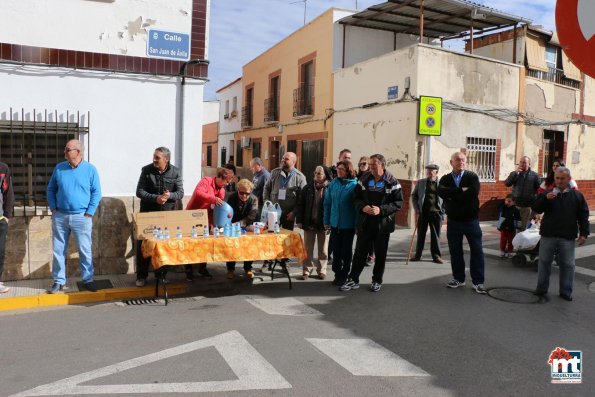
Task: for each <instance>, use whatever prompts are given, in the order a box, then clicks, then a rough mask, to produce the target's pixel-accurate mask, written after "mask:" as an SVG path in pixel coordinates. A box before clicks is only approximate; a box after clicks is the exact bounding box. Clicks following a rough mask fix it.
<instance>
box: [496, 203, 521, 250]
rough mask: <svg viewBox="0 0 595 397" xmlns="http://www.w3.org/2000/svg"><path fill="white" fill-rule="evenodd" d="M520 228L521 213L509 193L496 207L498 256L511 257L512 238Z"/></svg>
mask: <svg viewBox="0 0 595 397" xmlns="http://www.w3.org/2000/svg"><path fill="white" fill-rule="evenodd" d="M520 228H521V213H520V211H519V209H518V208H517V207H516V206H515V205H514V197H513V196H512V194H509V195H507V196H506V198H505V199H504V202H503V203H502V204H500V208H499V209H498V230H500V257H502V258H512V239H513V238H514V236H515V234H516V232H517V230H520Z"/></svg>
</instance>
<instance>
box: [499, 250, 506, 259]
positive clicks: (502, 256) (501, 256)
mask: <svg viewBox="0 0 595 397" xmlns="http://www.w3.org/2000/svg"><path fill="white" fill-rule="evenodd" d="M507 255H508V254H507V253H506V252H504V251H500V258H506V257H507Z"/></svg>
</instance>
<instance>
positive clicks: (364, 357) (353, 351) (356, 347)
mask: <svg viewBox="0 0 595 397" xmlns="http://www.w3.org/2000/svg"><path fill="white" fill-rule="evenodd" d="M306 340H307V341H308V342H310V343H311V344H312V345H314V347H316V348H317V349H318V350H320V351H321V352H322V353H324V354H326V355H327V356H329V357H330V358H331V359H332V360H333V361H335V362H336V363H337V364H339V365H340V366H342V367H343V368H345V369H346V370H347V371H349V372H351V374H353V375H355V376H430V374H428V373H427V372H426V371H424V370H423V369H421V368H419V367H417V366H415V365H413V364H411V363H410V362H409V361H407V360H405V359H403V358H401V357H399V356H398V355H397V354H395V353H393V352H391V351H390V350H387V349H385V348H384V347H382V346H380V345H379V344H377V343H375V342H374V341H372V340H370V339H316V338H308V339H306Z"/></svg>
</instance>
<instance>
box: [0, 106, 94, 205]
mask: <svg viewBox="0 0 595 397" xmlns="http://www.w3.org/2000/svg"><path fill="white" fill-rule="evenodd" d="M0 115H1V116H2V117H0V161H2V162H4V163H6V164H8V166H9V167H10V170H11V172H12V177H13V178H12V180H13V188H14V193H15V207H16V208H15V215H16V216H19V215H22V216H24V215H40V214H42V213H44V212H45V211H47V210H48V201H47V185H48V182H49V180H50V177H51V175H52V172H53V170H54V167H55V166H56V164H57V163H59V162H60V161H63V160H64V145H65V144H66V142H67V141H68V140H70V139H80V138H81V137H82V136H84V135H87V137H88V134H89V117H90V114H89V113H85V114H84V115H82V116H81V113H80V112H76V113H70V112H66V113H58V111H48V110H44V111H42V112H38V111H37V110H35V109H33V112H25V109H21V110H20V112H18V111H16V112H15V111H13V109H12V108H11V109H10V112H9V113H8V114H7V113H3V114H0ZM83 124H85V126H84V127H83ZM87 141H88V139H87ZM89 156H90V148H89V147H88V145H86V147H85V158H86V159H89Z"/></svg>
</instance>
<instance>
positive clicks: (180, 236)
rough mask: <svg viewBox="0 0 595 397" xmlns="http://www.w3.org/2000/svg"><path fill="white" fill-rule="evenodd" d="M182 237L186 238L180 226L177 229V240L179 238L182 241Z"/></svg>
mask: <svg viewBox="0 0 595 397" xmlns="http://www.w3.org/2000/svg"><path fill="white" fill-rule="evenodd" d="M182 237H184V236H183V235H182V228H181V227H180V226H178V227H176V238H177V239H178V240H181V239H182Z"/></svg>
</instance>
